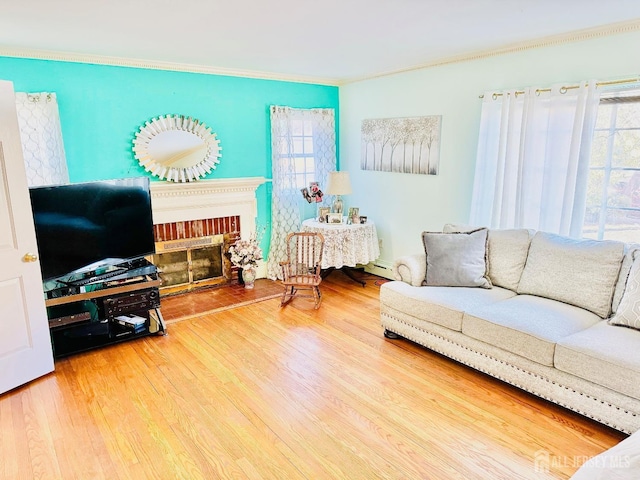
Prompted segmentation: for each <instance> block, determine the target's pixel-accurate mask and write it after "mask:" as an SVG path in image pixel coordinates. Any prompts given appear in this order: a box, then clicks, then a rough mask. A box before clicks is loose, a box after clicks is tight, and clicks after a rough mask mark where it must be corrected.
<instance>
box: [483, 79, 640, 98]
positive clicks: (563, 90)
mask: <svg viewBox="0 0 640 480" xmlns="http://www.w3.org/2000/svg"><path fill="white" fill-rule="evenodd" d="M637 82H640V78H638V77H636V78H625V79H622V80H609V81H604V82H596V87H602V86H607V85H623V84H625V83H637ZM575 88H580V85H569V86H567V87H560V93H566V92H567V90H573V89H575ZM550 91H551V88H538V89H536V94H539V93H542V92H550ZM524 93H525V92H524V90H516V92H515V94H516V95H523V94H524ZM502 95H504V94H503V93H494V94H493V95H491V97H492V98H493V99H494V100H495V99H496V98H498V97H501V96H502ZM478 98H484V94H482V95H479V96H478Z"/></svg>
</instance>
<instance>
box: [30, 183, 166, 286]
mask: <svg viewBox="0 0 640 480" xmlns="http://www.w3.org/2000/svg"><path fill="white" fill-rule="evenodd" d="M29 193H30V197H31V207H32V210H33V219H34V223H35V229H36V240H37V243H38V251H39V252H38V253H39V257H40V265H41V270H42V278H43V280H44V281H45V282H46V281H49V280H59V279H60V278H62V277H64V276H67V275H69V274H72V273H73V272H77V271H84V270H91V274H92V275H96V274H100V273H102V272H104V271H106V270H105V268H104V267H109V266H113V265H119V264H125V263H126V262H127V261H131V260H133V259H139V258H141V257H144V256H146V255H150V254H153V253H154V250H155V243H154V236H153V218H152V213H151V194H150V189H149V179H148V178H147V177H136V178H125V179H117V180H101V181H94V182H86V183H73V184H68V185H53V186H44V187H32V188H30V189H29Z"/></svg>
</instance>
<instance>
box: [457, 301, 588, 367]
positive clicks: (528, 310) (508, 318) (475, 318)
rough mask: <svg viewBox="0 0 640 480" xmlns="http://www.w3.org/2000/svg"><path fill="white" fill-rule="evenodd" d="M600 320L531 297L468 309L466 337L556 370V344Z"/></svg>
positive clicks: (463, 328)
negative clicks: (554, 363) (554, 367)
mask: <svg viewBox="0 0 640 480" xmlns="http://www.w3.org/2000/svg"><path fill="white" fill-rule="evenodd" d="M598 321H600V318H599V317H598V316H597V315H595V314H593V313H591V312H588V311H586V310H584V309H582V308H578V307H574V306H572V305H567V304H566V303H562V302H557V301H555V300H550V299H548V298H542V297H534V296H531V295H518V296H516V297H513V298H510V299H508V300H504V301H502V302H498V303H493V304H491V305H486V306H482V307H479V308H473V309H468V310H467V311H466V312H465V314H464V317H463V319H462V333H464V334H465V335H468V336H470V337H472V338H475V339H476V340H480V341H482V342H485V343H488V344H490V345H493V346H496V347H498V348H501V349H503V350H506V351H508V352H511V353H515V354H517V355H521V356H523V357H525V358H528V359H529V360H532V361H534V362H537V363H540V364H542V365H547V366H553V356H554V352H555V346H556V342H558V340H560V339H562V338H564V337H566V336H568V335H571V334H573V333H576V332H579V331H581V330H584V329H585V328H589V327H590V326H592V325H594V324H596V323H597V322H598Z"/></svg>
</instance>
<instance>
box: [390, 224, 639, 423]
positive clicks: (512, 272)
mask: <svg viewBox="0 0 640 480" xmlns="http://www.w3.org/2000/svg"><path fill="white" fill-rule="evenodd" d="M456 230H460V229H456V228H454V227H451V226H449V227H448V228H446V229H445V232H446V233H440V234H433V235H432V236H431V237H430V239H431V240H434V241H436V242H441V245H440V246H439V247H442V245H445V246H446V245H453V246H452V247H447V248H441V250H440V251H438V248H436V247H438V244H437V243H434V244H430V246H428V247H427V248H426V250H427V253H419V254H414V255H409V256H405V257H402V258H400V259H398V260H397V261H396V262H395V265H394V275H395V278H396V281H391V282H387V283H385V284H383V285H382V286H381V288H380V319H381V323H382V327H383V328H384V331H385V336H386V337H387V338H397V336H400V337H404V338H407V339H409V340H412V341H414V342H417V343H419V344H421V345H423V346H425V347H428V348H430V349H432V350H434V351H436V352H439V353H441V354H443V355H446V356H448V357H450V358H452V359H454V360H457V361H458V362H461V363H463V364H466V365H468V366H471V367H473V368H475V369H477V370H479V371H482V372H484V373H487V374H489V375H492V376H494V377H496V378H498V379H501V380H503V381H505V382H508V383H510V384H512V385H515V386H517V387H519V388H521V389H523V390H526V391H527V392H530V393H533V394H535V395H538V396H540V397H542V398H545V399H547V400H550V401H552V402H555V403H557V404H559V405H562V406H564V407H566V408H568V409H571V410H574V411H576V412H578V413H581V414H582V415H585V416H587V417H590V418H592V419H595V420H597V421H598V422H601V423H603V424H606V425H609V426H611V427H613V428H615V429H617V430H620V431H622V432H625V433H633V432H635V431H637V430H639V429H640V330H638V329H636V328H640V317H638V318H637V319H636V320H637V322H638V323H637V324H636V325H634V324H633V321H634V318H633V315H634V312H635V313H637V314H638V315H640V311H638V310H640V300H639V299H640V293H638V290H640V288H638V286H637V285H636V287H635V290H636V291H635V292H633V291H631V290H633V289H632V288H627V284H628V283H631V279H632V276H633V275H635V277H637V278H636V280H635V281H636V282H640V249H638V248H637V246H633V247H632V246H630V245H625V244H622V243H619V242H607V241H605V242H597V241H589V240H584V241H578V240H571V239H568V238H565V237H561V236H557V235H551V234H547V233H543V232H532V231H529V230H486V229H483V230H484V235H485V245H486V250H485V252H486V253H485V255H484V262H485V263H484V264H482V265H472V268H477V267H481V268H484V269H485V273H484V275H485V276H486V278H484V279H479V280H478V279H476V278H473V281H474V282H476V284H478V285H479V286H475V287H465V286H447V285H448V283H453V284H456V285H457V283H456V282H457V279H458V277H459V276H460V275H459V273H460V272H456V271H455V270H456V269H457V268H458V265H452V264H451V263H450V262H452V261H454V262H460V263H463V264H466V265H471V264H473V262H474V261H476V260H477V259H475V260H474V259H471V260H470V259H469V258H465V254H464V251H462V250H460V248H464V243H465V242H466V239H467V238H468V237H469V238H470V237H471V236H472V235H473V236H477V235H478V232H479V231H476V232H466V233H459V232H458V233H454V232H455V231H456ZM439 235H441V236H439ZM448 235H450V236H448ZM464 235H467V237H465V236H464ZM451 240H455V241H457V240H461V245H458V244H455V242H454V243H448V242H450V241H451ZM424 241H425V245H426V244H427V239H426V237H425V239H424ZM461 246H462V247H461ZM442 252H444V254H445V256H447V257H448V258H446V259H445V260H444V269H442V267H443V264H442V263H441V264H438V263H437V262H438V261H439V259H438V257H437V255H436V253H442ZM461 252H462V253H461ZM428 260H429V262H430V263H429V267H427V261H428ZM447 262H449V263H448V264H447ZM476 263H477V262H476ZM439 268H440V269H441V270H440V272H438V269H439ZM463 268H466V267H463ZM431 270H433V274H432V275H431V281H429V282H427V279H429V274H428V272H430V271H431ZM451 272H453V273H451ZM449 273H451V275H450V278H449V279H446V278H445V279H444V280H443V279H442V278H439V275H440V274H444V276H445V277H446V276H447V274H449ZM472 277H473V275H472ZM635 277H634V278H635ZM485 280H486V282H485ZM438 282H440V283H438ZM425 283H430V285H424V284H425ZM432 283H435V284H436V285H437V286H433V285H431V284H432ZM483 287H484V288H483ZM625 288H627V291H626V292H625ZM634 295H635V296H634ZM635 301H639V303H638V304H637V305H635V307H634V302H635ZM623 307H624V308H623ZM634 308H635V310H634ZM611 322H614V323H621V324H622V325H625V322H626V324H627V325H628V326H631V327H634V326H635V327H636V328H627V327H625V326H620V325H613V324H612V323H611ZM629 322H631V324H629Z"/></svg>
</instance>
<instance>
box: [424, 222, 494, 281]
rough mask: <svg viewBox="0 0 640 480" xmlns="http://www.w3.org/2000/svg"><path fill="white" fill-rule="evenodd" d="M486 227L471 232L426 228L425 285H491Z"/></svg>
mask: <svg viewBox="0 0 640 480" xmlns="http://www.w3.org/2000/svg"><path fill="white" fill-rule="evenodd" d="M487 233H488V230H487V229H486V228H480V229H478V230H474V231H471V232H463V233H443V232H423V233H422V242H423V244H424V251H425V253H426V255H427V274H426V277H425V282H424V284H425V285H433V286H443V287H484V288H491V283H490V282H489V278H488V276H487Z"/></svg>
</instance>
